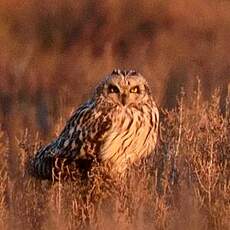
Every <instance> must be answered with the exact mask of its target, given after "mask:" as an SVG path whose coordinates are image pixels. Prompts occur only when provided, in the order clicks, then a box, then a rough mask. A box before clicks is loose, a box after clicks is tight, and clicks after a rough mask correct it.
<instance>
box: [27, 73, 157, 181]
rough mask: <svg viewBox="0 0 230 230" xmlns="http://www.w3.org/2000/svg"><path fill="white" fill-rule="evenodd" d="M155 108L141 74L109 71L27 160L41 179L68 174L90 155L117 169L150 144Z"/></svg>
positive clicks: (146, 152)
mask: <svg viewBox="0 0 230 230" xmlns="http://www.w3.org/2000/svg"><path fill="white" fill-rule="evenodd" d="M158 122H159V113H158V109H157V107H156V104H155V102H154V100H153V98H152V96H151V93H150V89H149V86H148V84H147V82H146V80H145V79H144V77H143V76H142V75H141V74H139V73H137V72H136V71H133V70H114V71H113V72H112V73H111V74H110V75H109V76H108V77H106V78H105V79H104V80H103V81H102V82H101V83H99V85H98V86H97V87H96V90H95V92H94V94H93V96H92V98H91V99H89V100H88V101H87V102H85V103H84V104H83V105H81V106H80V107H79V108H78V109H77V110H76V111H75V112H74V114H73V115H72V117H71V118H70V119H69V121H68V122H67V124H66V126H65V128H64V129H63V131H62V132H61V134H60V135H59V136H58V137H57V139H55V140H54V141H52V142H51V143H50V144H48V145H47V146H45V147H44V148H42V149H41V150H40V151H39V152H38V153H37V154H36V155H35V157H34V159H33V160H32V163H31V166H32V172H33V175H34V176H36V177H39V178H42V179H58V178H59V177H60V176H61V178H68V177H71V178H72V179H75V176H76V172H79V170H80V171H81V170H82V171H87V170H89V168H90V166H91V163H92V161H93V160H94V159H96V160H97V162H104V163H108V164H110V166H111V167H110V170H111V173H115V174H123V173H124V172H125V170H126V168H127V167H128V165H130V164H132V163H134V162H136V161H138V160H139V159H141V158H143V157H146V156H148V155H149V154H150V153H151V152H152V151H153V150H154V147H155V144H156V139H157V130H158Z"/></svg>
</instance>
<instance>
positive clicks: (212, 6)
mask: <svg viewBox="0 0 230 230" xmlns="http://www.w3.org/2000/svg"><path fill="white" fill-rule="evenodd" d="M229 42H230V2H229V1H225V0H203V1H199V0H192V1H185V0H175V1H168V0H164V1H162V0H153V1H150V0H142V1H140V0H139V1H137V0H123V1H114V0H107V1H104V0H100V1H95V0H84V1H83V0H82V1H81V0H79V1H74V0H66V1H61V0H56V1H55V0H46V1H44V0H33V1H31V0H24V1H19V0H11V1H6V0H1V1H0V123H1V124H2V127H3V129H5V130H7V132H8V134H9V136H10V137H13V136H15V135H18V133H20V132H21V131H23V130H25V129H26V128H28V129H29V130H30V132H31V133H33V132H39V133H40V134H41V136H43V138H46V137H48V136H49V135H50V134H49V133H50V132H51V130H52V129H53V128H54V126H55V123H57V121H59V120H60V119H61V118H63V119H66V118H67V117H68V116H69V114H70V112H71V111H72V110H73V109H74V108H76V107H77V106H78V105H79V104H80V103H81V102H82V101H83V100H85V99H86V98H87V97H88V96H89V95H90V94H91V92H92V89H93V88H94V86H95V85H96V84H97V83H98V82H99V81H100V80H101V79H102V78H103V77H104V76H105V75H107V74H108V73H110V72H111V71H112V69H113V68H132V69H136V70H138V71H139V72H141V73H142V74H143V75H144V76H145V77H146V78H147V79H148V81H149V82H150V85H151V88H152V92H153V95H154V97H155V98H156V101H157V103H158V105H159V106H161V107H163V108H172V107H174V106H175V104H176V97H177V96H178V94H179V93H180V90H181V87H182V86H183V87H184V90H185V93H186V95H187V97H190V96H191V95H192V93H193V91H194V90H195V89H196V88H197V78H200V79H201V87H202V91H203V97H204V99H207V100H208V99H209V98H210V96H211V94H212V92H213V90H214V89H215V88H217V87H218V88H220V89H221V92H222V94H223V95H224V94H226V93H227V85H228V83H229V79H230V76H229V75H230V74H229V72H230V44H229Z"/></svg>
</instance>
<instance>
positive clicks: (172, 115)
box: [0, 91, 230, 230]
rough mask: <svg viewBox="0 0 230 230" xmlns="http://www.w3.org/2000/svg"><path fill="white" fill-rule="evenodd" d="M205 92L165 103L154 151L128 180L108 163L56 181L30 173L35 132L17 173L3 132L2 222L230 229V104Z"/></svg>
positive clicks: (25, 141) (22, 147)
mask: <svg viewBox="0 0 230 230" xmlns="http://www.w3.org/2000/svg"><path fill="white" fill-rule="evenodd" d="M198 94H200V92H197V93H195V94H194V100H193V101H192V102H191V103H188V102H185V100H184V99H185V98H186V96H185V95H184V94H182V95H181V96H180V97H179V99H178V106H177V107H175V108H174V109H173V110H162V114H161V125H160V130H159V142H158V147H157V149H156V151H155V154H153V155H152V156H151V157H150V158H149V159H145V160H144V161H143V162H141V163H140V164H138V165H135V166H133V167H132V168H131V169H130V171H129V172H128V173H127V175H126V176H125V178H124V179H123V180H112V179H111V178H110V177H109V172H108V170H107V169H106V168H100V167H98V166H95V167H94V168H93V170H92V171H91V172H90V176H89V180H87V181H81V180H79V181H76V182H70V181H69V182H62V181H59V182H56V183H54V184H52V183H51V182H48V181H42V182H41V181H39V180H36V179H34V178H31V177H30V176H28V175H27V173H26V170H25V163H24V162H25V160H26V158H28V157H29V156H30V155H31V153H33V152H34V151H35V150H36V149H37V148H38V146H39V145H40V143H39V139H38V138H37V139H36V138H35V137H33V136H32V135H30V134H29V132H25V133H24V135H23V136H22V137H21V138H20V139H19V140H18V151H17V152H15V154H16V155H17V158H18V164H17V165H14V170H15V172H17V174H16V175H10V173H9V167H7V162H8V161H7V158H9V155H10V154H12V152H11V150H10V149H9V147H8V144H7V142H5V140H6V139H5V138H3V132H2V138H1V148H0V151H1V156H2V157H5V158H2V159H4V160H2V161H1V170H0V171H1V180H0V181H1V184H0V185H1V189H0V193H1V202H0V215H1V226H3V228H4V229H14V228H17V229H34V228H35V229H109V228H114V226H115V228H116V229H185V228H186V229H226V230H227V229H228V228H229V219H228V218H229V215H230V203H229V202H230V200H229V197H230V171H229V167H230V165H229V164H230V160H229V153H230V136H229V131H230V123H229V118H230V117H229V107H228V108H226V113H225V114H222V113H221V112H220V109H219V108H220V107H219V100H220V93H219V91H216V92H215V93H213V96H212V99H211V100H210V102H205V101H201V100H200V97H199V95H198ZM227 99H228V100H229V98H226V100H227ZM227 110H228V111H227ZM11 167H12V166H11ZM11 170H12V168H11Z"/></svg>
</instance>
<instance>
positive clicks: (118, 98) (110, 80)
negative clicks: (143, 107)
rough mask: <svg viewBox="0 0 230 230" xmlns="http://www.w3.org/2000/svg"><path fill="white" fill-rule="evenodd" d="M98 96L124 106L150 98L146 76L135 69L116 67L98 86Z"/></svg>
mask: <svg viewBox="0 0 230 230" xmlns="http://www.w3.org/2000/svg"><path fill="white" fill-rule="evenodd" d="M95 94H96V96H97V97H100V98H106V101H107V102H108V103H112V104H115V105H118V106H122V107H128V106H132V105H136V104H138V103H139V102H141V103H143V102H144V101H145V100H149V98H150V95H151V93H150V88H149V86H148V83H147V81H146V80H145V78H144V77H143V76H142V75H141V74H140V73H138V72H136V71H135V70H120V69H115V70H113V71H112V73H111V74H110V75H109V76H108V77H106V78H105V79H104V80H103V81H102V82H101V83H100V84H99V86H98V87H97V88H96V93H95Z"/></svg>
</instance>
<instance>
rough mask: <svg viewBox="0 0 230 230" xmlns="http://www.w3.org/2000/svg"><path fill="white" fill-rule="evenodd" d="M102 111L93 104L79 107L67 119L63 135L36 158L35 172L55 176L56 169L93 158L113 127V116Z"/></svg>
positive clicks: (64, 168)
mask: <svg viewBox="0 0 230 230" xmlns="http://www.w3.org/2000/svg"><path fill="white" fill-rule="evenodd" d="M107 114H108V113H105V112H103V111H98V110H97V108H96V106H95V105H94V104H93V103H89V102H87V103H86V104H84V105H82V106H81V107H79V108H78V109H77V110H76V112H75V113H74V114H73V115H72V117H71V118H70V119H69V121H68V122H67V124H66V126H65V128H64V129H63V131H62V132H61V134H60V135H59V137H58V138H57V139H56V140H54V141H53V142H51V143H50V144H48V145H47V146H45V147H44V148H42V149H41V150H40V151H39V152H38V153H37V154H36V156H35V158H34V159H33V161H32V168H33V171H32V172H33V175H34V176H36V177H40V178H44V179H52V177H53V173H54V171H53V170H54V169H55V168H56V169H57V170H56V171H59V172H60V171H63V170H67V171H69V168H68V166H74V167H76V164H77V162H80V161H81V160H84V159H85V160H92V159H93V158H95V157H97V154H98V152H99V149H100V145H101V143H102V139H103V135H104V134H105V133H106V131H107V130H108V129H110V127H111V124H112V122H111V119H110V118H109V116H108V115H107Z"/></svg>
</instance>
